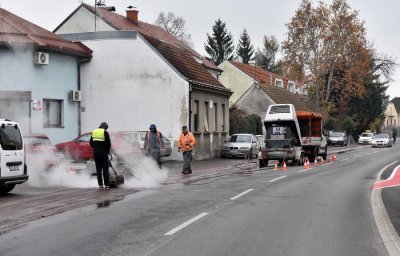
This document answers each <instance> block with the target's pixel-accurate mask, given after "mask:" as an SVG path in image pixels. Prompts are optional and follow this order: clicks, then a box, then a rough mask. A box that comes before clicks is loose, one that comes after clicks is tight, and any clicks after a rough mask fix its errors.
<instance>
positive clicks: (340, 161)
mask: <svg viewBox="0 0 400 256" xmlns="http://www.w3.org/2000/svg"><path fill="white" fill-rule="evenodd" d="M349 159H350V158H345V159H342V160H340V162H343V161H347V160H349Z"/></svg>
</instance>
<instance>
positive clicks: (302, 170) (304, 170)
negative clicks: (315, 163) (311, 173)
mask: <svg viewBox="0 0 400 256" xmlns="http://www.w3.org/2000/svg"><path fill="white" fill-rule="evenodd" d="M308 170H310V169H304V170H301V171H297V172H306V171H308Z"/></svg>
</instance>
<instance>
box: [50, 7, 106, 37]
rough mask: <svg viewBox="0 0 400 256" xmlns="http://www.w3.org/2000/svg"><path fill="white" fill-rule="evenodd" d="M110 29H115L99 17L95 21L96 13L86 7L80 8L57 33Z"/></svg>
mask: <svg viewBox="0 0 400 256" xmlns="http://www.w3.org/2000/svg"><path fill="white" fill-rule="evenodd" d="M110 30H114V29H113V28H112V27H111V26H110V25H108V24H107V23H105V22H104V21H103V20H102V19H100V18H97V19H96V21H95V19H94V15H93V14H92V13H91V12H89V11H88V10H87V9H85V8H80V9H79V10H78V11H77V12H76V13H75V15H73V16H72V17H71V18H70V19H69V20H68V22H66V23H64V24H63V26H62V27H60V28H59V29H58V30H57V31H56V33H57V34H68V33H81V32H94V31H110Z"/></svg>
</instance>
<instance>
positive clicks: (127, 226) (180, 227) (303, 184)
mask: <svg viewBox="0 0 400 256" xmlns="http://www.w3.org/2000/svg"><path fill="white" fill-rule="evenodd" d="M397 155H398V149H397V147H394V148H389V149H372V148H370V147H363V148H361V149H360V150H356V151H351V152H347V153H343V154H338V158H337V161H335V162H333V163H331V164H327V165H323V166H321V165H319V166H311V168H310V169H307V170H304V169H303V167H302V166H289V167H288V170H287V171H282V170H280V171H273V170H272V166H270V167H268V168H266V169H261V170H254V171H250V172H248V171H246V172H237V173H233V174H231V175H224V176H215V177H214V178H211V177H208V178H207V179H201V180H197V181H196V180H188V181H187V182H185V181H184V180H181V182H176V183H174V184H169V185H166V186H162V187H159V188H156V189H149V190H144V191H141V192H139V193H135V194H133V195H129V196H125V199H123V200H120V201H107V200H106V201H104V202H102V203H97V204H95V205H92V206H88V207H83V208H79V209H76V210H72V211H68V212H65V213H62V214H58V215H54V216H51V217H47V218H44V219H41V220H38V221H34V222H30V223H29V224H27V225H26V226H24V227H19V228H17V229H15V230H11V231H9V232H7V233H5V234H2V235H1V236H0V255H2V256H9V255H15V256H17V255H18V256H20V255H30V256H36V255H38V256H39V255H41V256H47V255H48V256H50V255H51V256H53V255H68V256H70V255H87V256H90V255H96V256H97V255H162V256H168V255H171V256H179V255H196V256H200V255H208V256H209V255H272V256H277V255H284V256H291V255H296V256H302V255H304V256H306V255H307V256H308V255H318V256H320V255H329V256H330V255H334V256H340V255H343V256H345V255H346V256H348V255H352V256H357V255H360V256H368V255H371V256H380V255H387V253H386V249H385V248H384V246H383V243H382V240H381V238H380V235H379V234H378V231H377V229H376V226H375V222H374V219H373V214H372V209H371V204H370V195H371V186H372V185H373V183H374V181H375V177H376V174H377V173H378V172H379V170H380V169H381V168H382V167H383V166H386V165H388V164H391V163H393V164H394V162H395V161H396V160H397ZM104 193H107V192H104Z"/></svg>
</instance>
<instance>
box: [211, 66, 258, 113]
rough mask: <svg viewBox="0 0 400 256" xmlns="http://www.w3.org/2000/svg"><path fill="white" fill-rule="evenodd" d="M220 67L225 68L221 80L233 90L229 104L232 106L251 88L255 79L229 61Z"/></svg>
mask: <svg viewBox="0 0 400 256" xmlns="http://www.w3.org/2000/svg"><path fill="white" fill-rule="evenodd" d="M218 67H219V68H221V69H222V70H224V72H222V74H221V75H220V76H219V78H218V80H219V82H220V83H221V84H223V85H224V86H225V87H226V88H229V89H231V90H232V91H233V94H232V96H231V97H230V99H229V105H230V106H232V105H233V104H235V103H236V101H237V100H238V99H239V98H240V97H241V96H242V95H243V94H244V93H245V92H246V91H247V90H248V89H249V88H250V86H251V85H252V84H253V83H254V80H253V79H252V78H251V77H249V76H248V75H246V74H244V73H243V72H242V71H241V70H239V69H238V68H236V67H235V66H233V65H232V64H230V63H229V62H228V61H225V62H223V63H221V64H220V65H219V66H218Z"/></svg>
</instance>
